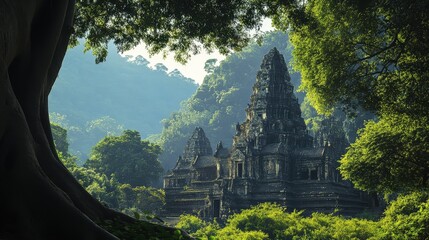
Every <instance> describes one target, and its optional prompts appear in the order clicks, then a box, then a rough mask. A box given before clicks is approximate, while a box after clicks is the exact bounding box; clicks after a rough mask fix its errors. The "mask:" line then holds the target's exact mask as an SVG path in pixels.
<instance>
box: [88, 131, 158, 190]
mask: <svg viewBox="0 0 429 240" xmlns="http://www.w3.org/2000/svg"><path fill="white" fill-rule="evenodd" d="M160 152H161V149H160V147H159V146H158V145H155V144H152V143H150V142H148V141H142V140H141V137H140V133H138V132H137V131H132V130H125V131H124V132H123V134H122V135H121V136H107V137H105V138H104V139H102V140H101V141H100V142H99V143H97V145H95V147H94V148H93V150H92V153H91V157H90V159H89V160H88V161H87V162H86V163H85V165H86V166H87V167H89V168H92V169H95V170H97V171H98V172H101V173H104V174H106V175H107V176H111V175H112V174H114V176H115V177H116V178H117V179H118V181H119V182H120V183H129V184H130V185H131V186H142V185H146V186H148V185H151V184H154V183H156V182H157V181H158V179H159V178H160V177H161V174H162V172H163V169H162V167H161V164H160V162H159V161H158V155H159V154H160Z"/></svg>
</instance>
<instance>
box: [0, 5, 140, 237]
mask: <svg viewBox="0 0 429 240" xmlns="http://www.w3.org/2000/svg"><path fill="white" fill-rule="evenodd" d="M74 4H75V3H74V0H0V191H1V197H0V221H1V222H0V239H117V238H116V237H114V236H113V235H111V234H109V233H108V232H106V231H104V230H103V229H101V228H100V227H98V226H97V225H96V224H94V223H93V221H98V220H104V219H115V218H120V219H121V220H123V221H133V220H132V219H131V218H129V217H127V216H125V215H123V214H120V213H117V212H115V211H113V210H110V209H108V208H106V207H104V206H103V205H102V204H101V203H99V202H98V201H97V200H95V199H94V198H92V197H91V195H90V194H88V193H87V192H86V191H85V189H83V187H81V186H80V184H79V183H78V182H77V181H76V180H75V179H74V178H73V176H72V175H71V174H70V173H69V172H68V170H67V169H66V168H65V167H64V166H63V165H62V163H61V161H60V160H59V158H58V156H57V154H56V151H55V146H54V144H53V139H52V134H51V129H50V123H49V115H48V94H49V92H50V90H51V88H52V85H53V84H54V82H55V78H56V77H57V74H58V71H59V69H60V66H61V63H62V60H63V58H64V55H65V52H66V50H67V45H68V41H69V38H70V34H71V31H72V19H73V9H74Z"/></svg>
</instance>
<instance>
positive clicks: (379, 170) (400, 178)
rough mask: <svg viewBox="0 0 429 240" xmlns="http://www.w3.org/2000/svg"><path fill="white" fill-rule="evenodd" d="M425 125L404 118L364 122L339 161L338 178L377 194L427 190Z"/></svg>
mask: <svg viewBox="0 0 429 240" xmlns="http://www.w3.org/2000/svg"><path fill="white" fill-rule="evenodd" d="M428 158H429V122H428V119H427V117H424V118H420V119H419V118H412V117H410V116H407V115H405V114H401V115H388V116H386V115H385V116H383V118H381V119H380V121H378V122H373V121H371V122H368V123H367V124H366V126H365V129H364V130H362V131H361V132H360V133H359V139H358V140H357V142H356V143H354V144H353V145H351V147H350V148H349V150H348V152H347V154H346V155H345V156H344V157H343V159H342V160H341V166H340V170H341V172H342V174H343V175H344V176H345V177H346V178H348V179H350V180H352V181H353V182H354V183H355V184H356V186H357V187H360V188H362V189H369V190H373V191H379V192H387V193H392V192H397V191H415V190H420V189H428V187H429V164H428V161H427V159H428Z"/></svg>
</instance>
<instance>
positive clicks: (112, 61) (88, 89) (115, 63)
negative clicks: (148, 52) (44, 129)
mask: <svg viewBox="0 0 429 240" xmlns="http://www.w3.org/2000/svg"><path fill="white" fill-rule="evenodd" d="M109 50H110V51H109V56H108V58H107V61H106V62H104V63H101V64H95V61H94V57H93V56H92V55H91V53H89V52H88V53H86V54H84V53H83V46H77V47H75V48H73V49H70V50H69V51H68V52H67V55H66V57H65V59H64V62H63V67H62V69H61V72H60V73H59V77H58V80H57V82H56V84H55V85H54V87H53V89H52V92H51V94H50V99H49V102H50V104H49V108H50V112H51V113H52V115H53V117H52V121H55V122H59V123H60V124H61V125H63V126H64V127H66V128H67V129H68V131H69V138H70V141H71V146H70V148H71V151H74V152H82V151H84V152H85V154H87V152H88V151H89V149H90V148H91V147H92V146H93V145H95V143H96V142H97V141H98V140H100V139H101V138H102V137H103V136H104V135H106V134H107V133H109V134H117V133H119V132H120V131H121V130H122V129H135V130H138V131H139V132H140V133H141V135H142V137H147V136H149V135H150V134H155V133H159V132H160V131H161V129H162V125H161V123H160V121H161V120H162V119H164V118H167V117H168V116H169V115H170V113H171V112H173V111H177V110H178V109H179V107H180V102H181V101H183V100H185V99H187V98H189V97H190V96H191V95H192V94H193V93H194V92H195V90H196V89H197V84H196V83H195V82H194V80H192V79H189V78H185V77H183V76H182V75H181V73H180V72H179V71H177V70H173V71H171V72H167V71H166V70H167V68H166V67H165V66H164V65H162V64H157V66H156V69H151V68H150V67H148V66H147V64H148V63H149V62H148V61H147V60H146V59H144V58H143V57H137V58H136V59H134V60H133V61H130V59H129V58H127V57H122V56H121V55H119V54H118V53H117V52H116V50H115V49H113V48H112V47H111V48H110V49H109ZM94 129H96V130H97V131H98V132H97V133H95V134H94V133H91V132H90V131H92V130H94ZM91 134H92V135H94V136H90V135H91ZM88 138H99V139H97V140H95V139H88ZM78 145H79V146H78ZM85 154H84V155H85Z"/></svg>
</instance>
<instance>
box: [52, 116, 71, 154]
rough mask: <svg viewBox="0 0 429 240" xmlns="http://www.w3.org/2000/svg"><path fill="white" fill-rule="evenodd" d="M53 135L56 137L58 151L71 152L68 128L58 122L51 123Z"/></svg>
mask: <svg viewBox="0 0 429 240" xmlns="http://www.w3.org/2000/svg"><path fill="white" fill-rule="evenodd" d="M51 130H52V135H53V137H54V143H55V147H56V149H57V151H58V152H60V153H62V154H63V155H64V154H67V153H68V152H69V143H68V141H67V130H66V129H64V128H62V127H61V126H60V125H58V124H55V123H53V124H51Z"/></svg>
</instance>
